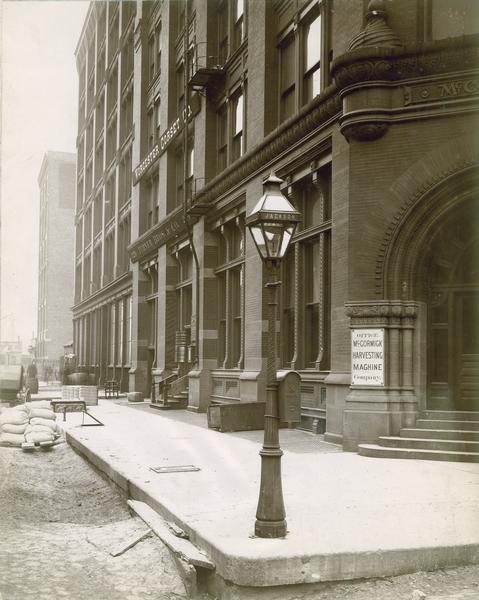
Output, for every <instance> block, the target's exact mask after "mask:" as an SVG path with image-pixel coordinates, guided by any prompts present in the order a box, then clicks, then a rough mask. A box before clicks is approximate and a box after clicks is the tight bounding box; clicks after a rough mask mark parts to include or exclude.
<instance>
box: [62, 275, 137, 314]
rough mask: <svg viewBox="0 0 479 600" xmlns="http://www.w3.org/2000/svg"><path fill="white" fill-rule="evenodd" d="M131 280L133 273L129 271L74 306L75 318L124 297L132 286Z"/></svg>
mask: <svg viewBox="0 0 479 600" xmlns="http://www.w3.org/2000/svg"><path fill="white" fill-rule="evenodd" d="M131 280H132V272H131V271H127V272H126V273H124V274H123V275H121V276H120V277H118V278H117V279H115V280H114V281H112V282H110V283H109V284H108V285H105V286H104V287H102V288H101V289H100V290H98V291H97V292H95V293H94V294H92V295H91V296H88V298H85V300H82V301H81V302H78V304H75V305H74V306H72V311H73V313H74V314H73V318H78V317H80V316H82V315H83V314H84V313H87V312H90V311H92V310H94V309H96V308H99V307H101V306H104V305H106V304H108V303H109V302H111V301H112V299H114V298H115V297H117V296H121V295H123V294H124V293H125V291H127V289H128V287H129V286H130V284H131Z"/></svg>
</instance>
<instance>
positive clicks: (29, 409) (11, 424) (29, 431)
mask: <svg viewBox="0 0 479 600" xmlns="http://www.w3.org/2000/svg"><path fill="white" fill-rule="evenodd" d="M59 435H60V430H59V428H58V425H57V422H56V416H55V413H54V412H53V410H52V408H51V405H50V402H49V401H48V400H41V401H34V402H26V403H25V404H21V405H20V406H16V407H15V408H7V409H5V410H3V411H2V413H1V414H0V443H1V444H3V445H9V446H21V445H22V444H23V443H24V442H30V443H34V444H39V443H40V442H53V441H54V440H55V439H56V438H57V437H59Z"/></svg>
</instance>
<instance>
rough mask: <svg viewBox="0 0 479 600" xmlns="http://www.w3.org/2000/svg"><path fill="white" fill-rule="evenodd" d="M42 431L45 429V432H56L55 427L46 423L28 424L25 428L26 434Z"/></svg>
mask: <svg viewBox="0 0 479 600" xmlns="http://www.w3.org/2000/svg"><path fill="white" fill-rule="evenodd" d="M52 423H53V421H52ZM42 431H44V432H45V433H54V431H53V429H52V428H51V427H47V426H46V425H27V427H26V428H25V435H27V434H28V433H35V432H42Z"/></svg>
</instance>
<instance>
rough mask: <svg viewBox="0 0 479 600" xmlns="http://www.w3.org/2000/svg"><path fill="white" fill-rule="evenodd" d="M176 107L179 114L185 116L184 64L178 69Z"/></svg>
mask: <svg viewBox="0 0 479 600" xmlns="http://www.w3.org/2000/svg"><path fill="white" fill-rule="evenodd" d="M176 107H177V114H178V115H181V114H183V109H184V108H185V70H184V67H183V63H181V64H180V65H179V66H178V67H177V68H176Z"/></svg>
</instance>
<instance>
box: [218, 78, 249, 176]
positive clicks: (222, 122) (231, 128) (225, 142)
mask: <svg viewBox="0 0 479 600" xmlns="http://www.w3.org/2000/svg"><path fill="white" fill-rule="evenodd" d="M245 92H246V86H244V87H243V88H240V89H239V90H237V91H236V92H235V93H234V94H233V95H232V96H231V99H230V101H229V102H224V103H223V104H222V105H221V106H220V107H219V109H218V111H217V114H216V165H217V169H218V172H221V171H222V170H223V169H225V168H226V166H227V165H228V164H230V163H232V162H233V161H235V160H237V159H238V158H240V156H242V155H243V154H244V153H245V149H246V143H245V142H246V140H245V123H246V116H245V108H246V102H245V95H246V94H245Z"/></svg>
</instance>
